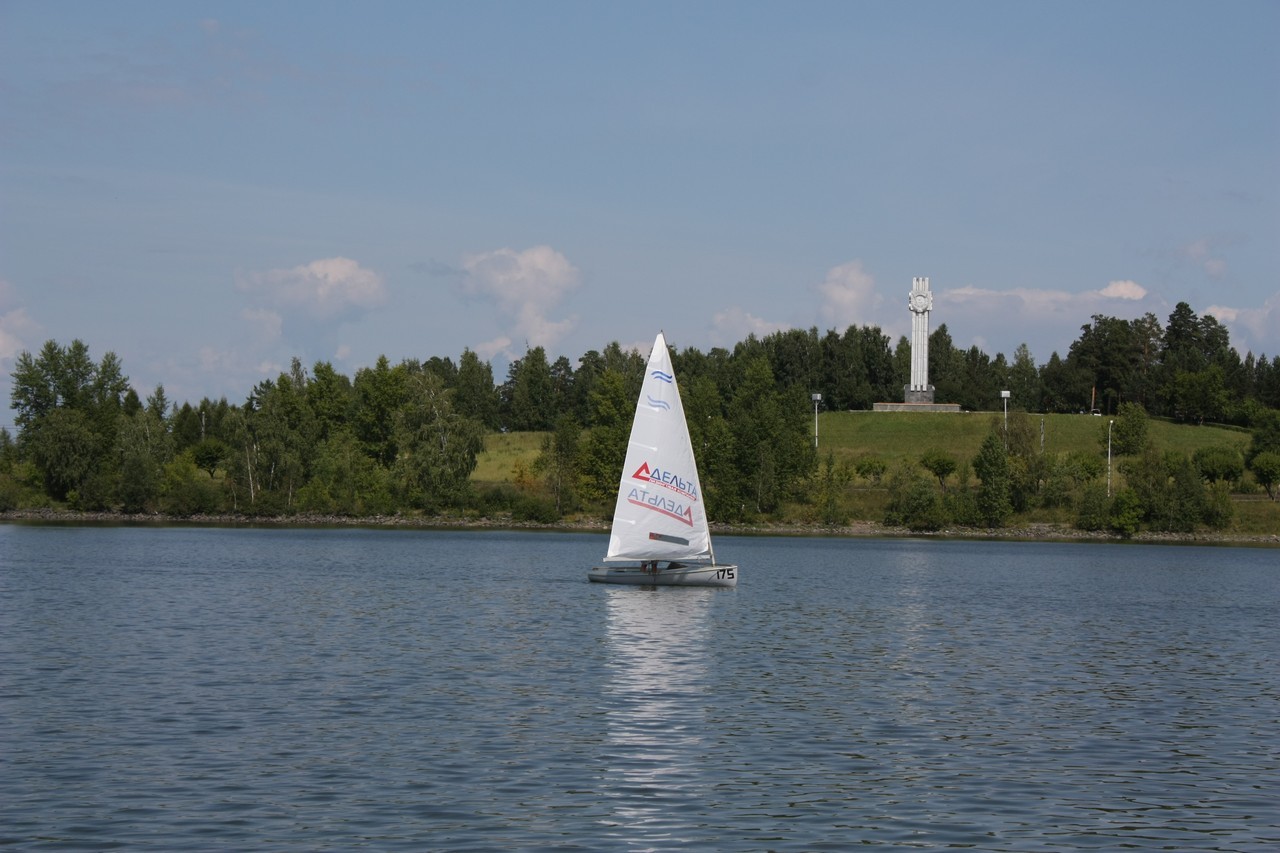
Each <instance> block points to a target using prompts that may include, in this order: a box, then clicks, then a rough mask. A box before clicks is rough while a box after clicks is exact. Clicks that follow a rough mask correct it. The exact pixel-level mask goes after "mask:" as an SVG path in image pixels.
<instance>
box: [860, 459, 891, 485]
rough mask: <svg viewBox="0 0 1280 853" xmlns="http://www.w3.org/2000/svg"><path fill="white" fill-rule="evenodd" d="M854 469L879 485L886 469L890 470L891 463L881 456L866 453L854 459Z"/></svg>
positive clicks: (864, 477) (861, 475)
mask: <svg viewBox="0 0 1280 853" xmlns="http://www.w3.org/2000/svg"><path fill="white" fill-rule="evenodd" d="M853 470H855V471H857V472H858V476H859V477H862V478H863V479H866V480H869V481H870V482H871V483H873V484H875V485H877V486H878V485H880V479H881V478H882V477H884V473H885V471H887V470H889V465H888V463H886V462H885V461H884V460H883V459H881V458H880V457H879V456H874V455H872V454H870V453H864V454H862V455H861V456H859V457H858V458H857V459H856V460H854V463H853Z"/></svg>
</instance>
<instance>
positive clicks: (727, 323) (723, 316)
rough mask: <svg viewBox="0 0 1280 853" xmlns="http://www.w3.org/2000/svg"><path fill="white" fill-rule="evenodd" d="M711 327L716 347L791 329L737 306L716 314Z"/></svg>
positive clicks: (784, 324) (787, 325)
mask: <svg viewBox="0 0 1280 853" xmlns="http://www.w3.org/2000/svg"><path fill="white" fill-rule="evenodd" d="M711 327H712V340H713V341H714V342H715V343H716V345H717V346H731V345H732V344H735V343H737V342H738V341H741V340H743V339H744V338H746V337H747V335H755V336H756V337H758V338H762V337H765V336H767V335H771V334H773V333H774V332H780V331H783V330H784V329H789V328H791V326H790V325H789V324H787V323H775V322H772V321H770V320H763V319H761V318H760V317H757V316H755V315H754V314H749V313H748V312H746V311H743V310H742V309H741V308H739V307H737V306H734V307H733V308H729V309H726V310H724V311H720V312H718V313H717V314H716V315H715V316H714V317H712V318H711ZM647 346H648V345H646V348H647Z"/></svg>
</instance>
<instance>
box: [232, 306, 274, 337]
mask: <svg viewBox="0 0 1280 853" xmlns="http://www.w3.org/2000/svg"><path fill="white" fill-rule="evenodd" d="M240 319H241V320H244V322H245V325H246V326H247V327H248V328H249V329H250V330H251V331H252V332H253V336H254V338H255V339H256V340H257V341H258V342H259V343H265V344H274V343H275V342H276V341H279V340H280V338H281V336H282V334H283V331H284V319H283V318H282V317H281V316H280V315H279V314H278V313H277V312H275V311H272V310H270V309H267V308H246V309H244V310H243V311H241V312H240Z"/></svg>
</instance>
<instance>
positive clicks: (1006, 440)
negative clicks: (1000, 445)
mask: <svg viewBox="0 0 1280 853" xmlns="http://www.w3.org/2000/svg"><path fill="white" fill-rule="evenodd" d="M1000 399H1001V400H1003V401H1004V449H1005V450H1008V449H1009V392H1008V391H1001V392H1000Z"/></svg>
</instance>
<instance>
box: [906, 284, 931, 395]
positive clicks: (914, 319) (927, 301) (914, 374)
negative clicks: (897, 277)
mask: <svg viewBox="0 0 1280 853" xmlns="http://www.w3.org/2000/svg"><path fill="white" fill-rule="evenodd" d="M907 306H908V307H909V308H910V309H911V315H912V316H911V384H910V385H908V386H906V387H905V388H903V389H902V400H903V402H905V403H932V402H933V386H932V385H930V384H929V311H931V310H932V309H933V294H932V293H930V292H929V279H927V278H921V277H919V276H917V277H916V278H914V279H912V281H911V294H910V297H909V301H908V302H907Z"/></svg>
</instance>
